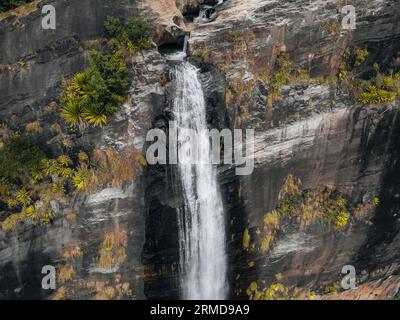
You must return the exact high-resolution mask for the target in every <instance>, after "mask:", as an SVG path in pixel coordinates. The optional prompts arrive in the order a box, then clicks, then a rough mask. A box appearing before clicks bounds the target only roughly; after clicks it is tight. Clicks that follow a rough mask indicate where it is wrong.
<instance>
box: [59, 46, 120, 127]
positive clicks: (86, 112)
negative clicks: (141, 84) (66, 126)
mask: <svg viewBox="0 0 400 320" xmlns="http://www.w3.org/2000/svg"><path fill="white" fill-rule="evenodd" d="M127 76H128V71H127V68H126V66H125V65H124V63H123V61H122V59H121V57H120V55H119V54H118V53H111V52H95V51H94V52H91V54H90V55H89V67H88V69H87V70H86V71H85V72H81V73H77V74H76V75H75V76H74V77H73V78H72V79H71V80H70V81H68V82H66V86H65V90H64V92H63V94H62V105H63V108H62V115H63V117H64V118H65V119H66V120H67V122H69V123H70V124H72V125H77V124H81V123H83V122H86V123H88V124H90V125H93V126H103V125H105V123H106V122H107V119H108V118H109V117H110V116H112V115H113V114H114V113H115V112H116V111H117V108H118V106H119V105H120V104H121V103H122V102H123V101H124V94H125V90H126V88H127V85H128V78H127Z"/></svg>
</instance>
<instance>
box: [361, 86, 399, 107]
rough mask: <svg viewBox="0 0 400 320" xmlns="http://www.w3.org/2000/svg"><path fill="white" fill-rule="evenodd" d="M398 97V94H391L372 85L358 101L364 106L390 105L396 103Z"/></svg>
mask: <svg viewBox="0 0 400 320" xmlns="http://www.w3.org/2000/svg"><path fill="white" fill-rule="evenodd" d="M396 96H397V94H396V93H394V92H389V91H387V90H385V89H382V88H378V87H376V86H375V85H372V84H370V85H368V87H367V89H366V90H365V91H364V92H363V93H361V94H360V95H359V97H358V99H357V101H358V102H360V103H363V104H374V103H388V102H392V101H394V100H395V99H396Z"/></svg>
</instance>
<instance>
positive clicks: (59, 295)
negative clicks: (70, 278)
mask: <svg viewBox="0 0 400 320" xmlns="http://www.w3.org/2000/svg"><path fill="white" fill-rule="evenodd" d="M67 294H68V290H67V289H66V288H65V287H60V288H58V290H57V291H56V293H55V294H54V295H53V297H52V298H51V300H65V299H66V297H67Z"/></svg>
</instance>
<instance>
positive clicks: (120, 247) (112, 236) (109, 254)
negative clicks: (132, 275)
mask: <svg viewBox="0 0 400 320" xmlns="http://www.w3.org/2000/svg"><path fill="white" fill-rule="evenodd" d="M127 242H128V237H127V234H126V231H119V232H116V233H111V232H110V233H106V234H105V236H104V240H103V242H102V243H101V245H100V259H99V267H100V268H103V269H112V268H113V267H114V266H115V265H117V264H120V263H122V262H124V261H125V258H126V252H125V248H126V245H127Z"/></svg>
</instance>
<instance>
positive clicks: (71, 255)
mask: <svg viewBox="0 0 400 320" xmlns="http://www.w3.org/2000/svg"><path fill="white" fill-rule="evenodd" d="M81 256H82V250H81V248H80V247H79V246H69V247H67V248H65V250H64V254H63V257H64V258H65V259H67V260H75V259H77V258H79V257H81Z"/></svg>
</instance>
